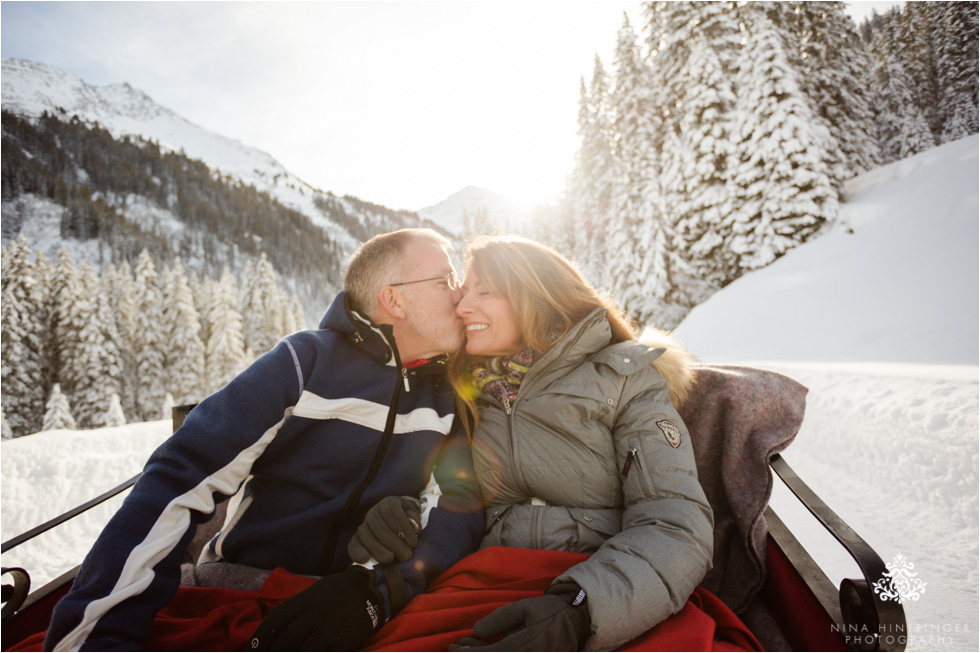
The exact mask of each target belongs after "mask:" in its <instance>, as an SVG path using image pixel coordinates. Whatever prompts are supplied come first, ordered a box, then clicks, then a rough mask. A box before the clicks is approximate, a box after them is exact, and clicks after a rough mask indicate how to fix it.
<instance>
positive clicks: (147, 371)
mask: <svg viewBox="0 0 980 653" xmlns="http://www.w3.org/2000/svg"><path fill="white" fill-rule="evenodd" d="M134 289H135V293H134V295H133V300H134V306H135V316H136V321H135V329H134V334H133V344H134V351H135V354H136V380H137V386H136V395H135V404H136V413H135V414H134V416H133V417H134V419H136V420H138V421H147V420H154V419H157V418H158V416H159V414H160V406H161V405H162V404H163V396H164V393H165V392H166V384H165V380H164V376H163V374H164V354H163V346H162V342H161V341H162V340H163V337H164V336H163V332H162V330H161V323H162V321H163V307H162V301H163V300H162V297H161V294H160V288H159V285H158V283H157V273H156V269H155V268H154V265H153V259H151V258H150V254H149V252H147V251H146V250H145V249H144V250H143V251H142V252H140V255H139V258H138V259H137V262H136V278H135V282H134Z"/></svg>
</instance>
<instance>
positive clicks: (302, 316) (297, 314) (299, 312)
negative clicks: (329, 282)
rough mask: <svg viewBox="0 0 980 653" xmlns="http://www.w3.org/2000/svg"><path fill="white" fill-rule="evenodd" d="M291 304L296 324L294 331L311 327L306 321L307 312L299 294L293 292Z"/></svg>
mask: <svg viewBox="0 0 980 653" xmlns="http://www.w3.org/2000/svg"><path fill="white" fill-rule="evenodd" d="M290 304H291V306H292V311H291V314H292V318H293V323H294V324H295V328H294V329H293V331H302V330H303V329H306V328H309V327H308V325H307V323H306V313H305V312H304V311H303V302H302V301H300V298H299V295H297V294H296V293H293V295H292V300H291V301H290ZM293 331H291V332H290V333H292V332H293Z"/></svg>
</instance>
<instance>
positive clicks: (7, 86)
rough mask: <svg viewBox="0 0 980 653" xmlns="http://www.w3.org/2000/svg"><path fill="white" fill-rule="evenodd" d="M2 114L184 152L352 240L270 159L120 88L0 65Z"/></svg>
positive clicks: (306, 188)
mask: <svg viewBox="0 0 980 653" xmlns="http://www.w3.org/2000/svg"><path fill="white" fill-rule="evenodd" d="M2 80H3V108H4V109H6V110H7V111H11V112H13V113H17V114H20V115H24V116H29V117H32V118H36V117H38V116H40V115H41V114H42V113H43V112H45V111H47V112H48V113H50V114H52V115H54V116H56V117H59V118H60V119H63V120H70V119H71V118H72V116H78V117H79V118H80V119H81V120H83V121H85V122H88V123H95V122H97V123H99V125H100V126H102V127H103V128H104V129H106V130H108V131H109V132H110V133H112V135H113V136H114V137H116V138H119V137H121V136H124V135H131V136H142V137H144V138H147V139H151V140H154V141H157V142H159V144H160V146H161V147H162V148H164V149H169V150H173V151H180V150H183V151H184V153H185V154H187V156H189V157H190V158H193V159H199V160H201V161H203V162H204V163H206V164H208V165H209V166H210V167H212V168H214V169H215V170H219V171H221V173H223V174H225V175H229V176H232V177H235V178H238V179H241V180H242V181H243V182H245V183H246V184H254V185H255V187H256V188H257V189H259V190H262V191H266V192H268V193H269V194H270V195H271V196H272V197H274V198H275V199H277V200H279V201H280V202H282V203H283V204H284V205H286V206H289V207H291V208H294V209H296V210H298V211H300V212H301V213H303V214H304V215H306V216H308V217H309V218H310V219H311V220H313V222H314V224H317V225H319V226H320V227H322V228H323V229H325V230H326V231H327V232H328V234H329V235H330V237H331V239H332V240H335V241H337V242H338V243H340V244H342V245H345V246H347V247H352V246H355V245H356V242H354V241H352V237H351V234H350V233H348V232H347V231H346V230H345V229H343V228H342V227H340V226H339V225H337V224H336V223H335V222H333V221H331V220H329V219H328V218H327V217H326V216H324V214H323V212H322V211H320V210H318V209H317V208H316V206H315V205H314V197H315V195H316V194H317V192H318V191H317V190H316V189H314V188H313V187H312V186H310V185H309V184H307V183H306V182H304V181H303V180H301V179H299V178H298V177H296V176H295V175H294V174H292V173H291V172H289V171H288V170H287V169H286V168H285V167H283V165H282V164H281V163H279V162H278V161H276V160H275V159H274V158H273V157H272V156H271V155H269V154H268V153H266V152H263V151H261V150H259V149H256V148H254V147H249V146H248V145H245V144H244V143H241V142H240V141H238V140H235V139H232V138H228V137H226V136H222V135H221V134H216V133H215V132H212V131H209V130H207V129H204V128H203V127H199V126H198V125H195V124H194V123H192V122H190V121H188V120H186V119H185V118H183V117H181V116H179V115H177V114H176V113H175V112H173V111H171V110H170V109H168V108H166V107H163V106H161V105H159V104H157V103H156V102H154V100H153V98H151V97H150V96H149V95H147V94H146V93H144V92H142V91H140V90H139V89H136V88H133V87H132V86H130V85H129V84H127V83H122V84H111V85H108V86H92V85H91V84H88V83H86V82H85V81H83V80H82V79H81V78H79V77H76V76H75V75H72V74H71V73H67V72H65V71H63V70H60V69H58V68H55V67H54V66H49V65H47V64H43V63H39V62H35V61H27V60H25V59H15V58H7V59H4V60H3V75H2Z"/></svg>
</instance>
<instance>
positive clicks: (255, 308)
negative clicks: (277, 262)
mask: <svg viewBox="0 0 980 653" xmlns="http://www.w3.org/2000/svg"><path fill="white" fill-rule="evenodd" d="M282 305H283V297H282V292H281V291H280V289H279V284H278V282H277V281H276V272H275V270H274V269H273V268H272V263H270V262H269V257H267V256H266V255H265V252H262V255H261V256H260V257H259V259H258V260H257V261H255V263H254V265H252V266H251V268H250V270H249V274H248V278H247V281H246V284H245V291H244V296H243V298H242V303H241V306H242V313H241V314H242V332H243V334H244V336H245V346H246V347H248V348H249V349H251V350H252V351H254V352H256V354H257V355H261V354H264V353H265V352H267V351H269V350H270V349H272V348H273V347H275V346H276V343H277V342H279V339H280V338H281V337H282V335H283V334H282V333H281V332H280V329H281V328H282V322H281V317H280V312H281V310H282Z"/></svg>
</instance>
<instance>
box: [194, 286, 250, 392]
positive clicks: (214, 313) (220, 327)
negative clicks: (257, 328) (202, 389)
mask: <svg viewBox="0 0 980 653" xmlns="http://www.w3.org/2000/svg"><path fill="white" fill-rule="evenodd" d="M237 296H238V293H237V289H236V288H235V279H234V277H232V275H231V272H229V271H228V268H225V269H224V272H223V273H222V275H221V280H220V281H219V282H218V284H217V285H216V286H215V288H214V293H213V301H212V304H211V312H210V313H209V315H208V318H207V319H208V322H209V323H210V324H211V337H210V338H208V342H207V350H206V365H205V369H206V370H207V386H206V391H207V392H208V393H213V392H216V391H217V390H220V389H221V388H222V387H224V386H225V384H227V383H228V382H229V381H231V380H232V379H233V378H235V376H237V375H238V373H239V372H241V371H242V370H243V369H245V366H246V364H247V362H248V360H249V358H247V357H246V353H245V341H244V338H243V336H242V316H241V314H240V313H239V312H238V311H237V310H236V309H235V307H236V306H237V304H238V302H237Z"/></svg>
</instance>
